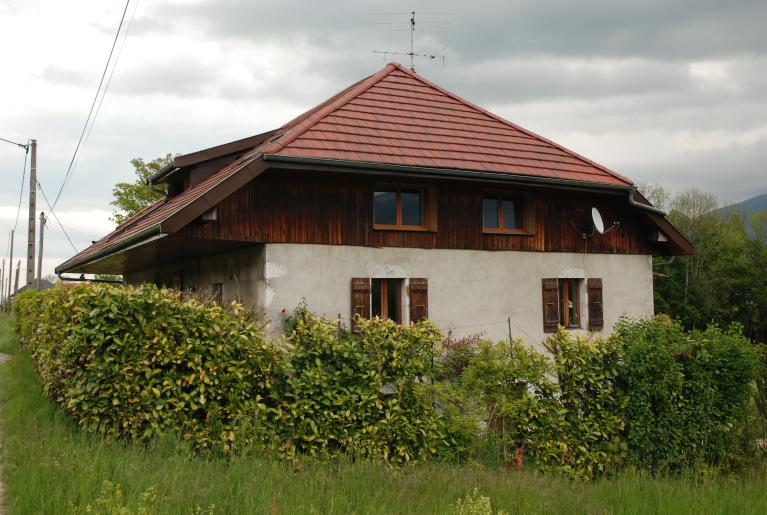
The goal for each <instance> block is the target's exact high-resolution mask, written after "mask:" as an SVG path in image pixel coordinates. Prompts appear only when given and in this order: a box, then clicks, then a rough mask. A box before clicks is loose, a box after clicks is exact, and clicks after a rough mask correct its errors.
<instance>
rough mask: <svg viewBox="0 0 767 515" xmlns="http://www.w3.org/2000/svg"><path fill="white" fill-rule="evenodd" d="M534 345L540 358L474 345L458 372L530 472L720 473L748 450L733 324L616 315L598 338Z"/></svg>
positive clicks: (742, 365)
mask: <svg viewBox="0 0 767 515" xmlns="http://www.w3.org/2000/svg"><path fill="white" fill-rule="evenodd" d="M544 345H545V346H546V348H547V350H549V352H550V357H549V358H547V357H544V356H541V355H539V354H537V353H535V352H534V351H532V350H529V349H526V348H525V347H524V346H523V345H522V344H521V342H512V343H511V344H509V343H507V342H500V343H498V344H497V345H493V344H491V343H489V342H484V343H480V344H479V351H478V352H477V353H476V354H475V355H474V356H473V357H472V358H471V360H470V362H469V365H468V366H467V367H466V369H465V370H464V372H463V375H462V384H463V386H464V389H465V391H466V392H467V395H470V396H472V397H473V398H474V399H476V400H477V402H479V403H480V404H481V405H482V406H484V408H485V413H484V419H485V421H486V424H487V427H488V430H489V431H490V433H491V434H496V435H498V439H499V445H500V448H501V450H502V451H503V455H504V461H505V462H506V463H508V461H509V448H513V447H516V446H519V447H521V448H523V449H524V450H525V452H526V453H527V455H528V456H531V457H532V458H533V459H534V461H535V463H536V465H537V466H539V467H541V468H544V469H549V470H556V471H559V472H562V473H564V474H566V475H568V476H569V477H572V478H579V479H589V478H594V477H597V476H600V475H603V474H606V473H611V472H614V471H617V470H618V469H620V468H623V467H626V466H634V467H638V468H643V469H649V470H651V471H653V472H677V471H680V470H683V469H697V470H700V469H701V468H702V469H706V468H708V467H710V466H716V467H719V468H724V469H727V468H732V467H735V466H738V464H739V463H740V462H742V460H743V459H744V458H745V457H746V456H748V452H749V448H753V439H752V438H750V436H749V434H748V433H747V432H746V431H745V429H746V425H747V423H748V421H749V420H750V418H749V409H750V407H751V403H752V393H753V391H752V384H753V382H754V379H755V378H756V370H757V357H756V352H755V350H754V348H753V346H752V345H751V344H750V343H749V342H748V340H747V339H746V338H745V337H744V336H743V335H742V333H741V331H740V328H739V327H738V326H733V327H731V328H730V329H728V330H722V329H720V328H718V327H716V326H711V327H709V328H708V329H706V330H705V331H693V332H690V333H685V332H684V331H683V330H682V329H681V327H679V326H678V325H675V324H673V323H670V322H669V321H668V320H662V319H652V320H644V321H629V320H623V321H621V322H620V323H619V324H618V325H617V326H616V331H615V333H614V334H613V335H612V336H611V337H610V338H608V339H602V338H592V339H586V338H583V337H576V336H573V335H572V334H569V333H567V332H565V331H560V332H558V333H557V334H556V335H553V336H552V337H550V338H549V339H547V340H546V342H544ZM489 440H490V439H489V438H488V441H489Z"/></svg>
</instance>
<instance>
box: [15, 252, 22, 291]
mask: <svg viewBox="0 0 767 515" xmlns="http://www.w3.org/2000/svg"><path fill="white" fill-rule="evenodd" d="M19 274H21V260H20V259H19V262H18V263H16V280H15V281H14V284H13V294H14V295H16V294H17V293H19Z"/></svg>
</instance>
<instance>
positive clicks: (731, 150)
mask: <svg viewBox="0 0 767 515" xmlns="http://www.w3.org/2000/svg"><path fill="white" fill-rule="evenodd" d="M622 172H624V173H626V174H628V175H629V176H630V177H631V178H632V179H634V180H643V181H647V182H657V183H660V184H662V185H663V186H665V187H668V188H670V189H672V190H675V191H683V190H687V189H689V188H691V187H693V186H696V187H699V188H701V189H703V190H704V191H709V192H712V193H714V194H715V195H717V197H718V200H719V203H720V204H724V203H730V202H736V201H740V200H743V199H746V198H749V197H753V196H755V195H759V194H761V193H764V192H765V191H767V145H765V141H758V142H755V143H752V144H749V145H732V146H730V147H727V148H723V149H715V150H707V151H700V152H696V153H694V154H689V155H685V156H681V157H679V158H676V159H672V160H670V161H664V162H658V163H654V164H652V165H642V166H628V167H625V168H623V170H622Z"/></svg>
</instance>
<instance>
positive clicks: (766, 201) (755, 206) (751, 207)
mask: <svg viewBox="0 0 767 515" xmlns="http://www.w3.org/2000/svg"><path fill="white" fill-rule="evenodd" d="M765 210H767V193H765V194H763V195H757V196H756V197H751V198H750V199H746V200H744V201H742V202H738V203H737V204H730V205H728V206H722V207H720V208H719V209H717V210H716V211H714V213H715V214H716V215H717V216H718V217H719V218H721V219H725V218H727V217H728V216H730V215H731V214H732V213H740V215H741V216H743V219H744V220H745V222H746V230H747V231H748V234H750V235H751V236H753V234H754V233H753V231H752V230H751V225H750V224H749V223H748V217H747V216H745V215H747V214H749V213H756V212H757V211H765Z"/></svg>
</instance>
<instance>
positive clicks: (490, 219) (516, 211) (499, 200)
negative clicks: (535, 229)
mask: <svg viewBox="0 0 767 515" xmlns="http://www.w3.org/2000/svg"><path fill="white" fill-rule="evenodd" d="M524 204H525V203H524V198H523V197H522V196H521V195H495V194H492V195H485V196H484V198H483V199H482V230H483V231H484V232H491V233H511V234H522V233H527V232H528V231H527V230H526V224H525V205H524Z"/></svg>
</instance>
